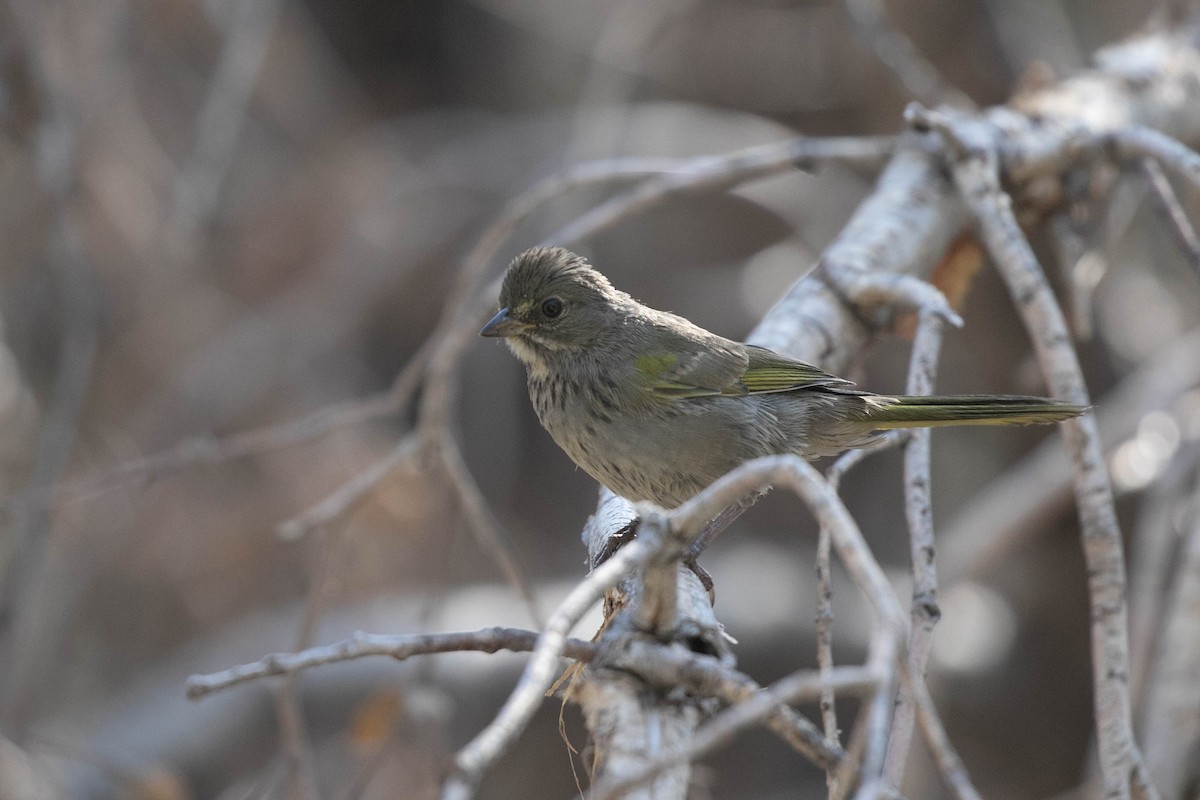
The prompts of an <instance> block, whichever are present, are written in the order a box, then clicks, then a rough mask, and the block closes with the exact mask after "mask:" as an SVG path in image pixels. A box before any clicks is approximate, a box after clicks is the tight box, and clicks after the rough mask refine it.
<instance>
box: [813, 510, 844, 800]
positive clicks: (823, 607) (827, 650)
mask: <svg viewBox="0 0 1200 800" xmlns="http://www.w3.org/2000/svg"><path fill="white" fill-rule="evenodd" d="M816 570H817V614H816V629H817V669H818V670H819V671H820V674H821V677H822V678H823V679H826V680H827V679H828V678H829V676H830V675H832V674H833V569H832V564H831V562H830V534H829V529H828V528H826V527H821V528H820V530H819V531H818V533H817V566H816ZM835 699H836V698H835V697H834V693H833V690H832V689H829V688H826V689H825V690H823V691H822V692H821V699H820V708H821V726H822V727H823V728H824V730H825V742H826V743H827V744H829V745H838V746H839V747H840V746H841V731H839V730H838V721H837V707H836V706H835ZM825 781H826V785H827V787H828V788H829V791H830V793H831V794H832V793H834V792H835V791H836V779H835V772H834V771H833V770H831V769H827V770H826V771H825Z"/></svg>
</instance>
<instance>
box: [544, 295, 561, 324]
mask: <svg viewBox="0 0 1200 800" xmlns="http://www.w3.org/2000/svg"><path fill="white" fill-rule="evenodd" d="M562 311H563V301H562V300H559V299H558V298H557V297H547V298H546V299H545V300H543V301H542V314H543V315H544V316H545V317H547V318H548V319H554V318H555V317H557V316H558V315H559V314H561V313H562Z"/></svg>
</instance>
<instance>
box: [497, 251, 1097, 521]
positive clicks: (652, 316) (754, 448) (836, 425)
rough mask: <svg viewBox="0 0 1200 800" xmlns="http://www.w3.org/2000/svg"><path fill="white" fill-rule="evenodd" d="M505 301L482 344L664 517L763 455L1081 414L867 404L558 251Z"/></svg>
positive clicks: (960, 400)
mask: <svg viewBox="0 0 1200 800" xmlns="http://www.w3.org/2000/svg"><path fill="white" fill-rule="evenodd" d="M499 300H500V309H499V311H497V312H496V314H495V316H493V317H492V318H491V320H490V321H488V322H487V324H486V325H484V327H483V329H482V330H481V331H480V335H482V336H486V337H502V338H504V339H505V341H506V342H507V344H508V347H509V349H511V350H512V352H513V354H514V355H516V357H517V358H518V359H519V360H520V361H521V362H522V363H523V364H524V365H525V368H526V373H527V383H528V389H529V397H530V400H531V401H532V403H533V408H534V410H535V412H536V413H537V417H538V420H539V421H540V422H541V424H542V426H543V427H544V428H545V429H546V431H548V432H549V434H550V436H551V437H552V438H553V439H554V441H555V443H557V444H558V446H559V447H560V448H561V449H562V450H563V451H564V452H566V454H567V455H568V456H569V457H570V458H571V460H572V461H574V462H575V464H577V465H578V466H579V467H580V468H582V469H583V470H584V472H586V473H587V474H589V475H591V476H592V477H593V478H595V479H596V480H597V481H598V482H599V483H601V484H603V485H604V486H607V487H608V488H609V489H611V490H612V491H613V492H615V493H616V494H618V495H620V496H622V497H624V498H626V499H627V500H630V501H633V502H651V503H654V504H655V505H657V506H660V507H662V508H665V509H672V508H675V507H677V506H679V505H680V504H682V503H684V502H686V501H687V500H689V499H690V498H692V497H693V496H695V495H696V494H698V493H699V492H700V491H702V490H703V489H704V488H705V487H707V486H708V485H710V484H711V483H713V482H714V481H715V480H717V479H718V478H720V477H721V476H723V475H724V474H726V473H728V472H729V471H731V470H733V469H734V468H736V467H738V466H739V465H740V464H742V463H744V462H746V461H750V460H752V459H755V458H758V457H762V456H770V455H780V454H789V453H790V454H794V455H797V456H799V457H801V458H803V459H808V460H811V459H816V458H820V457H822V456H832V455H837V454H839V453H841V452H844V451H846V450H849V449H852V448H858V447H864V446H867V445H869V444H871V443H873V442H875V441H877V440H878V438H879V437H880V436H881V435H883V432H885V431H887V430H890V429H896V428H914V427H937V426H946V425H1010V424H1017V425H1023V424H1030V423H1054V422H1060V421H1062V420H1066V419H1070V418H1072V417H1076V416H1079V415H1080V414H1083V413H1084V412H1085V411H1087V407H1085V406H1080V405H1075V404H1072V403H1067V402H1063V401H1059V400H1052V399H1047V398H1043V397H1027V396H1013V395H949V396H945V395H943V396H938V395H933V396H905V395H882V394H876V393H873V392H868V391H864V390H861V389H858V388H856V387H855V385H854V384H853V383H852V382H851V381H848V380H846V379H844V378H839V377H838V376H836V375H833V374H831V373H829V372H826V371H824V370H822V369H821V368H819V367H816V366H814V365H812V364H808V363H806V362H804V361H800V360H798V359H795V358H791V357H789V356H786V355H783V354H781V353H777V352H774V351H772V350H769V349H766V348H763V347H757V346H755V345H751V344H743V343H741V342H737V341H734V340H731V339H726V338H724V337H722V336H719V335H717V334H715V333H712V332H710V331H708V330H705V329H704V328H701V327H700V326H698V325H695V324H694V323H692V322H690V321H688V320H687V319H684V318H683V317H680V316H676V315H675V314H671V313H668V312H665V311H659V310H656V309H653V308H650V307H649V306H646V305H643V304H642V303H640V302H638V301H637V300H635V299H634V298H632V297H631V296H630V295H628V294H626V293H625V292H622V291H620V290H618V289H616V288H614V287H613V285H612V284H611V283H610V282H609V280H608V279H607V278H606V277H605V276H604V275H603V274H601V273H600V272H599V271H597V270H596V269H594V268H593V267H592V266H591V265H590V264H589V263H588V261H587V260H586V259H585V258H583V257H581V256H579V255H577V254H575V253H573V252H571V251H570V250H567V249H564V248H562V247H535V248H533V249H530V250H526V251H525V252H522V253H521V254H519V255H518V256H517V257H516V258H514V259H513V260H512V262H511V263H510V264H509V266H508V268H507V270H506V272H505V275H504V279H503V283H502V286H501V290H500V298H499Z"/></svg>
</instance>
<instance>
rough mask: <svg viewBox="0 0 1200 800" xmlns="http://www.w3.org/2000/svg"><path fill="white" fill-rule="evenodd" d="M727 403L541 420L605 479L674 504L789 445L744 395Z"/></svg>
mask: <svg viewBox="0 0 1200 800" xmlns="http://www.w3.org/2000/svg"><path fill="white" fill-rule="evenodd" d="M723 401H724V399H723V398H712V399H711V400H709V401H708V402H704V403H696V402H689V403H688V404H686V405H681V406H677V407H671V408H651V409H643V410H642V413H639V414H619V413H615V412H609V411H608V410H606V409H603V408H598V409H594V410H592V411H588V410H586V409H579V408H572V407H569V406H568V407H567V408H564V409H562V410H559V409H557V408H553V407H552V408H549V409H547V410H546V413H544V414H543V413H541V412H540V411H539V417H540V418H541V421H542V424H543V426H544V427H545V428H546V430H547V431H549V433H550V435H551V436H552V437H553V438H554V440H555V442H557V443H558V445H559V446H560V447H561V448H562V449H563V450H564V451H565V452H566V453H567V455H569V456H570V457H571V459H572V460H573V461H574V462H575V463H576V464H578V465H579V466H580V467H582V468H583V469H584V470H585V471H586V472H587V473H588V474H589V475H591V476H592V477H593V478H595V479H596V480H597V481H599V482H600V483H602V484H604V485H605V486H607V487H608V488H610V489H612V490H613V491H614V492H616V493H617V494H619V495H621V496H622V497H625V498H626V499H628V500H633V501H643V500H646V501H650V502H653V503H656V504H658V505H661V506H663V507H665V508H674V507H675V506H677V505H679V504H680V503H683V502H684V501H686V500H688V499H689V498H691V497H692V496H694V495H695V494H696V493H698V492H699V491H700V490H702V489H703V488H704V487H706V486H708V485H709V484H710V483H712V482H713V481H715V480H716V479H717V478H719V477H721V476H722V475H724V474H725V473H726V472H729V471H730V470H731V469H733V468H734V467H737V466H738V465H739V464H741V463H743V462H744V461H747V460H749V459H751V458H755V457H757V456H761V455H768V454H771V453H775V452H782V451H783V450H784V449H786V448H781V446H780V445H779V444H778V442H777V441H773V440H772V439H771V437H769V436H768V435H767V434H766V433H764V430H763V427H762V425H761V424H760V422H761V420H760V419H759V418H757V417H756V416H755V415H754V414H752V413H747V407H746V405H745V401H744V400H743V401H742V402H741V404H740V405H739V404H737V403H733V402H732V401H728V402H723Z"/></svg>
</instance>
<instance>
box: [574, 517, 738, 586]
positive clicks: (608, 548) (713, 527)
mask: <svg viewBox="0 0 1200 800" xmlns="http://www.w3.org/2000/svg"><path fill="white" fill-rule="evenodd" d="M760 497H762V494H754V495H751V496H750V497H747V498H746V499H745V500H739V501H738V502H736V503H734V504H733V505H731V506H727V507H726V508H725V510H724V511H722V512H721V513H720V514H717V515H716V516H715V517H713V518H712V519H711V520H709V521H708V524H707V525H705V526H704V529H703V530H702V531H700V533H699V535H698V536H696V538H695V539H693V540H692V543H691V544H690V545H688V549H687V550H686V551H685V552H684V554H683V559H682V560H683V565H684V566H685V567H687V568H688V569H690V570H691V571H692V573H693V574H694V575H695V576H696V578H697V579H699V581H700V585H702V586H703V587H704V591H706V592H708V598H709V600H710V601H712V602H714V603H715V602H716V593H715V591H714V590H713V579H712V575H709V574H708V570H706V569H705V568H704V567H702V566H700V564H699V563H698V561H697V559H699V558H700V554H701V553H703V552H704V548H706V547H708V545H709V544H710V543H711V542H712V540H713V539H716V538H717V537H718V536H720V535H721V534H722V533H724V531H725V529H726V528H728V527H729V526H730V525H732V524H733V523H734V521H735V520H737V518H738V517H740V516H741V515H742V514H745V513H746V511H748V510H749V509H750V506H752V505H754V504H755V503H756V502H757V501H758V498H760ZM641 521H642V520H641V518H640V517H639V518H637V519H634V520H632V521H631V522H630V523H629V524H628V525H626V526H625V527H623V528H621V529H620V530H618V531H617V532H616V533H613V534H611V535H610V536H609V537H608V540H607V541H605V543H604V548H603V549H602V550H601V551H600V552H599V553H597V554H596V557H595V558H593V559H592V562H591V564H590V567H591V569H595V568H596V567H598V566H600V565H601V564H603V563H604V562H605V561H608V560H609V559H610V558H612V557H613V555H615V554H616V552H617V551H618V550H620V549H621V548H622V547H624V546H625V545H627V544H629V543H630V542H632V541H633V540H634V539H636V538H637V529H638V525H640V524H641Z"/></svg>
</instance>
